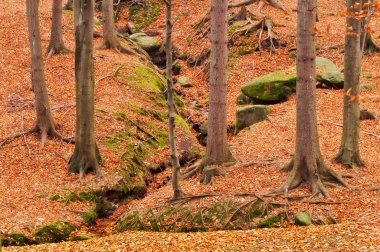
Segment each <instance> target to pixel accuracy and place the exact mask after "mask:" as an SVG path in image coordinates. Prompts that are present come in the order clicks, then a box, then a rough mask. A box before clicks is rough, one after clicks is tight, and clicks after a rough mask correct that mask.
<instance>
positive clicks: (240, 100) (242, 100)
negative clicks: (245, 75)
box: [236, 93, 252, 105]
mask: <svg viewBox="0 0 380 252" xmlns="http://www.w3.org/2000/svg"><path fill="white" fill-rule="evenodd" d="M251 103H252V99H251V98H250V97H248V96H246V95H245V94H243V93H241V94H240V95H239V96H238V97H237V98H236V104H237V105H248V104H251Z"/></svg>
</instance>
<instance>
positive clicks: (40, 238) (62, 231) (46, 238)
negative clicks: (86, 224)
mask: <svg viewBox="0 0 380 252" xmlns="http://www.w3.org/2000/svg"><path fill="white" fill-rule="evenodd" d="M74 230H75V227H74V226H73V225H71V224H70V223H68V222H63V221H58V222H53V223H50V224H47V225H45V226H43V227H41V228H40V229H38V230H37V232H36V233H35V234H34V237H35V239H36V241H37V242H38V243H56V242H61V241H67V240H68V238H69V236H70V233H71V232H73V231H74Z"/></svg>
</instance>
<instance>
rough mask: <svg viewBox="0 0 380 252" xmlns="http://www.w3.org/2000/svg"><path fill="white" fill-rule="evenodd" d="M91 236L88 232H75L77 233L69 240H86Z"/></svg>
mask: <svg viewBox="0 0 380 252" xmlns="http://www.w3.org/2000/svg"><path fill="white" fill-rule="evenodd" d="M91 238H92V236H91V235H89V234H77V235H75V236H73V237H72V238H70V241H86V240H89V239H91Z"/></svg>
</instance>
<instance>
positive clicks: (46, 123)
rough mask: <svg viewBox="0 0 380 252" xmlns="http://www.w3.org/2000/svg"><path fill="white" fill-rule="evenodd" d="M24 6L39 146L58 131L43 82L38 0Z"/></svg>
mask: <svg viewBox="0 0 380 252" xmlns="http://www.w3.org/2000/svg"><path fill="white" fill-rule="evenodd" d="M26 7H27V17H28V28H29V44H30V52H31V79H32V89H33V92H34V94H35V107H36V114H37V122H36V126H35V129H34V130H35V131H39V132H40V133H41V146H43V145H44V144H45V141H46V138H47V136H48V135H51V136H56V135H58V133H57V132H56V130H55V123H54V120H53V117H52V115H51V110H50V105H49V97H48V91H47V88H46V84H45V75H44V62H43V58H42V48H41V35H40V24H39V18H38V0H27V1H26Z"/></svg>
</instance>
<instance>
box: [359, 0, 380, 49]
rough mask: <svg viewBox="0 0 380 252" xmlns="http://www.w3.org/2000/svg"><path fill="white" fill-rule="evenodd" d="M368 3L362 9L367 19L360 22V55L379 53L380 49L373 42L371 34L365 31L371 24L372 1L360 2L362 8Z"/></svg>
mask: <svg viewBox="0 0 380 252" xmlns="http://www.w3.org/2000/svg"><path fill="white" fill-rule="evenodd" d="M368 2H369V3H370V4H369V5H368V6H367V7H364V8H363V12H364V13H367V17H366V18H364V20H363V22H361V34H360V48H361V51H362V53H372V52H380V48H379V47H378V46H377V45H376V43H375V42H374V41H373V39H372V35H371V33H368V32H367V31H366V29H365V27H366V26H368V25H369V23H370V22H371V14H373V12H374V0H364V1H362V6H363V5H364V4H368Z"/></svg>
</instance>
